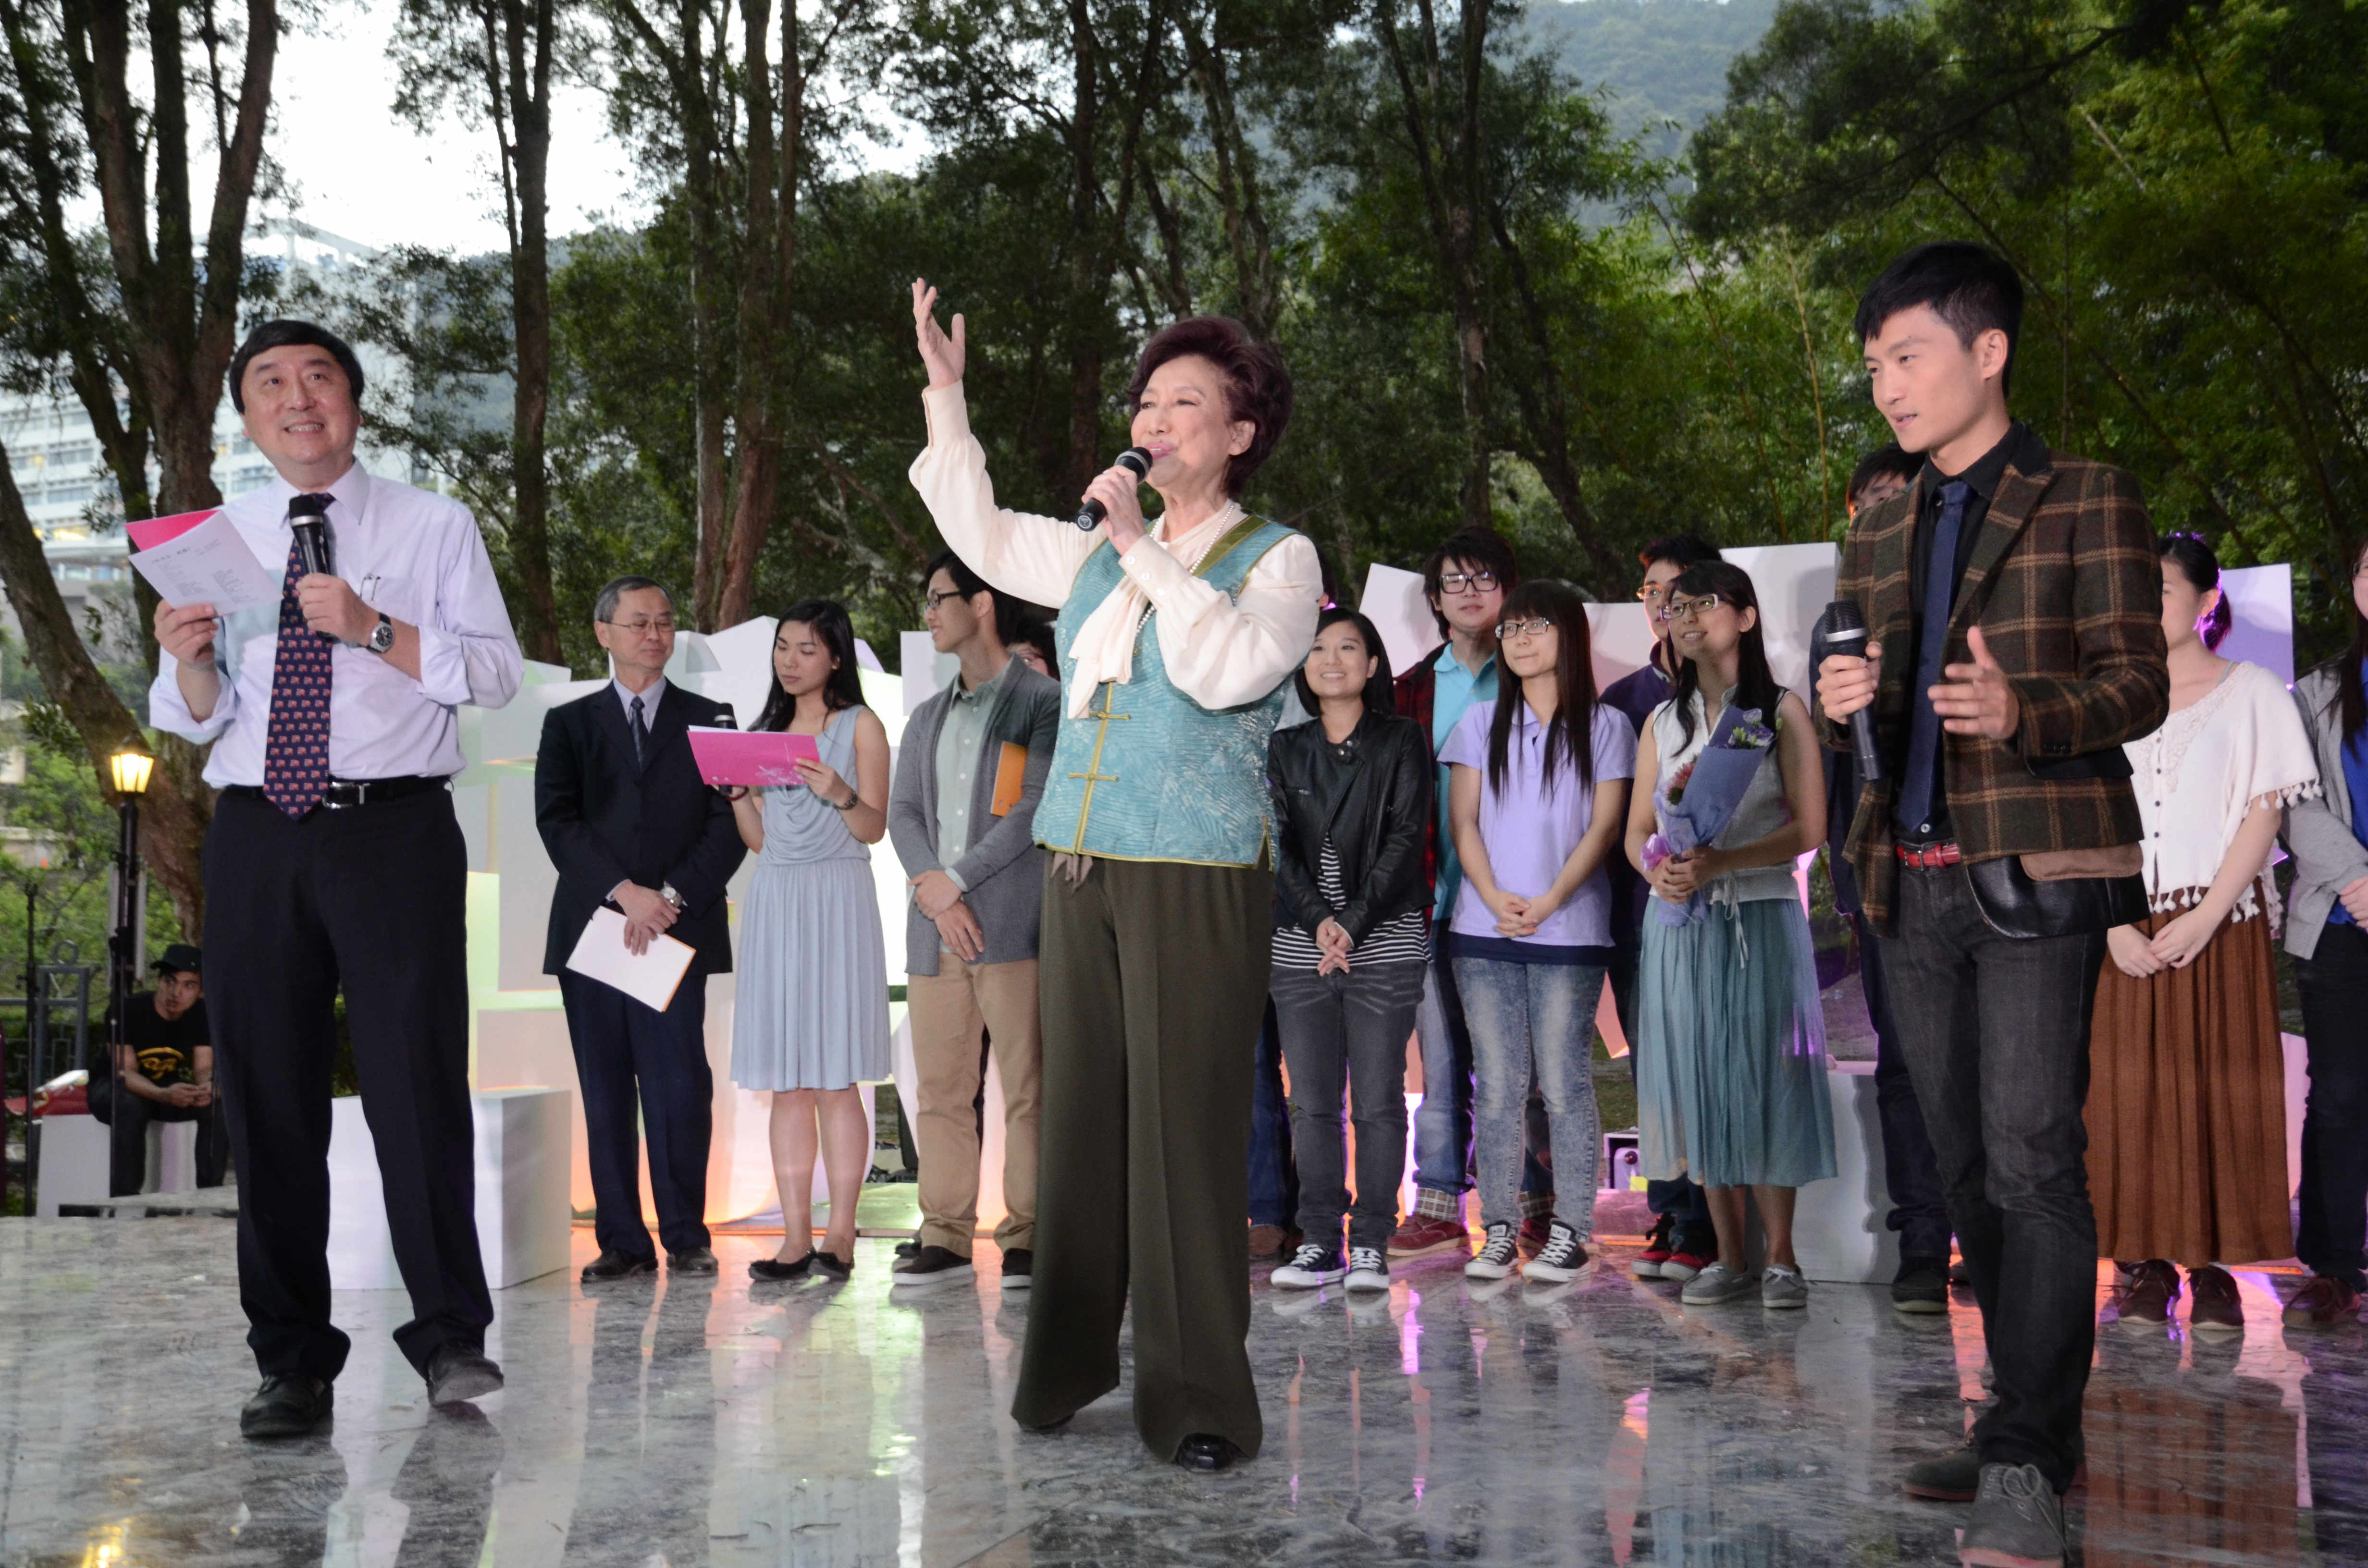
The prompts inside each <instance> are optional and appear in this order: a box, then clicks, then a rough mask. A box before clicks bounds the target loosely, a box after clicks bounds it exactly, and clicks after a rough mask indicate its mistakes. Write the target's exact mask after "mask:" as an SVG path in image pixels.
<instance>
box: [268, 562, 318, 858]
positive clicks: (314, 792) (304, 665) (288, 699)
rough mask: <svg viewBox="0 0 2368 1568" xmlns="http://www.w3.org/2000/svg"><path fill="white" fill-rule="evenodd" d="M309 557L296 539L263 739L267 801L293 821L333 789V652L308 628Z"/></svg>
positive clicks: (283, 588)
mask: <svg viewBox="0 0 2368 1568" xmlns="http://www.w3.org/2000/svg"><path fill="white" fill-rule="evenodd" d="M303 575H304V558H303V557H302V555H300V554H299V553H298V552H297V550H296V545H295V543H294V541H293V540H290V543H289V546H288V576H287V579H286V581H285V582H283V583H282V584H281V585H280V588H279V652H278V653H276V654H275V655H273V658H272V661H271V722H269V724H268V725H267V726H265V729H264V738H263V798H264V799H265V800H267V801H270V802H271V803H272V804H273V805H275V806H278V807H279V809H280V810H281V811H283V812H287V813H288V814H289V815H290V816H291V817H302V815H303V814H304V813H305V812H309V811H311V810H312V809H313V807H314V806H317V805H319V804H320V803H321V797H322V795H324V793H326V792H327V790H328V787H329V649H330V647H331V646H332V644H330V643H328V642H324V641H323V640H322V639H321V638H320V637H319V636H317V635H316V634H315V633H314V632H313V629H312V628H311V627H309V626H307V625H305V624H304V611H303V608H302V607H301V606H300V605H298V604H297V602H296V582H297V579H298V578H300V577H302V576H303Z"/></svg>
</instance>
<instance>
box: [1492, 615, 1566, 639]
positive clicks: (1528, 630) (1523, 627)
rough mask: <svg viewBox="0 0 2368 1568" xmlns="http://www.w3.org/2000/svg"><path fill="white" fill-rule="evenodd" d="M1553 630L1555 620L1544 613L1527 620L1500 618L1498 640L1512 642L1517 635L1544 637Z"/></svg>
mask: <svg viewBox="0 0 2368 1568" xmlns="http://www.w3.org/2000/svg"><path fill="white" fill-rule="evenodd" d="M1553 630H1554V622H1553V621H1551V620H1549V619H1546V618H1545V617H1544V616H1542V615H1534V616H1531V618H1530V619H1527V620H1500V621H1498V622H1497V642H1511V641H1512V640H1513V639H1514V638H1516V637H1543V636H1544V635H1545V634H1546V633H1547V632H1549V631H1553Z"/></svg>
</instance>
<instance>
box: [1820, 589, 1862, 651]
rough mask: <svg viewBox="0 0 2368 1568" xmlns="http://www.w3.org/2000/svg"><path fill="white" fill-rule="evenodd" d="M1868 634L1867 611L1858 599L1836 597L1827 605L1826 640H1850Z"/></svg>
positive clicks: (1855, 639)
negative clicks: (1860, 605) (1859, 603)
mask: <svg viewBox="0 0 2368 1568" xmlns="http://www.w3.org/2000/svg"><path fill="white" fill-rule="evenodd" d="M1865 636H1866V612H1865V611H1864V610H1862V609H1861V608H1858V601H1857V600H1856V599H1836V600H1835V601H1834V602H1833V603H1832V604H1830V605H1827V607H1826V641H1827V642H1853V641H1858V640H1862V639H1863V638H1864V637H1865Z"/></svg>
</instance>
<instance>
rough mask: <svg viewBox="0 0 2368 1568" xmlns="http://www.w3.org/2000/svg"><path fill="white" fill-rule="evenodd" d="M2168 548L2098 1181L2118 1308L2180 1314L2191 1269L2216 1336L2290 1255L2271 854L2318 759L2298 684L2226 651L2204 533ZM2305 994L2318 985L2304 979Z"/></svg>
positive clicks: (2097, 1146)
mask: <svg viewBox="0 0 2368 1568" xmlns="http://www.w3.org/2000/svg"><path fill="white" fill-rule="evenodd" d="M2156 552H2157V554H2158V555H2160V556H2161V558H2162V634H2163V641H2164V643H2165V645H2166V646H2167V647H2168V649H2169V665H2170V716H2169V718H2167V719H2165V720H2164V721H2163V722H2162V728H2160V729H2158V730H2157V731H2156V732H2155V733H2152V734H2150V735H2148V736H2146V738H2145V739H2144V740H2137V741H2131V742H2129V743H2127V744H2125V745H2124V746H2123V748H2122V749H2123V751H2125V752H2126V753H2128V755H2129V759H2130V765H2131V767H2132V769H2133V777H2132V779H2131V782H2132V783H2133V784H2135V786H2136V789H2137V798H2138V820H2139V821H2140V822H2141V823H2142V824H2144V825H2145V828H2146V836H2145V837H2144V838H2143V839H2142V840H2141V841H2140V842H2141V844H2142V845H2143V846H2144V848H2145V851H2146V862H2145V865H2146V893H2147V904H2148V908H2149V910H2150V912H2151V913H2150V914H2149V915H2147V917H2146V920H2145V921H2144V922H2143V923H2142V924H2139V925H2134V926H2114V927H2113V928H2112V930H2110V931H2108V932H2106V933H2105V944H2106V946H2105V951H2106V955H2107V956H2108V957H2110V958H2111V959H2112V962H2111V963H2109V964H2107V965H2105V966H2104V969H2103V972H2102V973H2101V974H2100V975H2099V977H2098V980H2097V999H2096V1005H2095V1007H2094V1009H2093V1010H2092V1012H2091V1013H2090V1015H2089V1100H2088V1108H2087V1111H2086V1120H2087V1123H2088V1130H2089V1194H2090V1196H2091V1199H2092V1200H2093V1201H2094V1202H2095V1204H2096V1208H2097V1248H2098V1252H2099V1255H2100V1256H2104V1257H2110V1258H2114V1259H2117V1260H2119V1268H2118V1271H2117V1275H2116V1278H2115V1280H2114V1288H2113V1295H2112V1302H2111V1304H2110V1305H2109V1306H2108V1307H2107V1309H2106V1312H2107V1314H2108V1315H2107V1319H2106V1321H2108V1322H2118V1323H2124V1324H2136V1325H2140V1326H2144V1325H2148V1324H2151V1325H2152V1326H2154V1327H2155V1328H2157V1329H2159V1328H2161V1327H2163V1326H2164V1324H2167V1323H2168V1322H2169V1319H2170V1317H2171V1316H2172V1307H2173V1303H2174V1302H2176V1301H2177V1300H2178V1299H2179V1294H2180V1278H2179V1269H2180V1266H2182V1265H2183V1266H2184V1267H2186V1269H2187V1283H2188V1286H2189V1288H2190V1290H2191V1291H2192V1296H2191V1300H2190V1305H2189V1309H2188V1311H2189V1321H2190V1324H2191V1325H2192V1328H2193V1329H2194V1330H2195V1331H2196V1332H2198V1333H2201V1334H2206V1335H2210V1334H2232V1335H2233V1334H2242V1333H2244V1331H2245V1309H2244V1304H2243V1302H2242V1301H2241V1300H2240V1299H2239V1298H2238V1296H2237V1281H2236V1279H2235V1278H2233V1277H2231V1276H2230V1274H2229V1273H2228V1271H2227V1270H2226V1268H2224V1267H2220V1265H2221V1264H2222V1263H2223V1262H2227V1263H2245V1262H2251V1261H2254V1260H2257V1259H2260V1258H2265V1257H2283V1256H2286V1254H2287V1253H2288V1252H2289V1251H2290V1250H2291V1249H2292V1247H2293V1245H2294V1240H2293V1227H2292V1222H2291V1221H2290V1220H2289V1218H2288V1215H2287V1210H2286V1119H2285V1051H2284V1046H2283V1043H2282V1042H2281V1040H2280V1038H2279V1033H2278V983H2277V973H2276V971H2275V969H2274V967H2273V966H2272V964H2271V957H2270V920H2269V916H2270V912H2271V909H2272V908H2273V907H2274V906H2275V904H2276V902H2277V891H2276V889H2275V887H2274V886H2273V885H2272V884H2271V881H2270V851H2271V849H2272V848H2273V847H2274V846H2275V845H2276V843H2277V835H2278V826H2279V824H2280V823H2281V822H2282V821H2283V818H2284V815H2285V809H2286V808H2287V807H2288V806H2290V805H2293V804H2294V803H2296V802H2297V801H2305V800H2311V799H2315V798H2316V797H2317V794H2318V790H2319V778H2318V764H2317V760H2316V759H2315V758H2314V757H2313V756H2312V755H2311V744H2310V737H2309V735H2308V734H2307V733H2305V730H2304V728H2303V722H2302V716H2301V715H2300V714H2299V713H2297V712H2296V711H2295V710H2294V698H2293V697H2292V696H2290V695H2289V694H2288V693H2287V691H2286V688H2285V683H2284V682H2283V681H2282V680H2280V679H2278V677H2277V676H2273V675H2271V673H2270V672H2269V671H2267V670H2265V669H2263V668H2261V667H2260V665H2248V664H2246V663H2244V662H2242V661H2241V660H2232V659H2224V658H2222V657H2221V656H2220V655H2219V653H2217V652H2216V650H2217V649H2218V647H2219V645H2220V641H2221V639H2222V638H2224V637H2226V635H2227V634H2228V628H2229V626H2230V625H2231V624H2232V620H2233V618H2232V616H2231V615H2230V612H2229V609H2228V601H2227V598H2226V596H2225V595H2224V594H2222V592H2221V590H2220V562H2219V558H2218V557H2217V556H2215V555H2214V554H2213V552H2212V547H2211V546H2210V545H2208V544H2206V543H2204V542H2203V540H2202V539H2201V538H2200V537H2198V536H2197V535H2194V534H2172V535H2170V536H2169V538H2168V539H2165V540H2161V541H2160V542H2159V543H2158V544H2157V547H2156ZM2305 995H2307V993H2305Z"/></svg>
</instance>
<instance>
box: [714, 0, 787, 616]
mask: <svg viewBox="0 0 2368 1568" xmlns="http://www.w3.org/2000/svg"><path fill="white" fill-rule="evenodd" d="M781 4H782V6H784V7H785V8H786V9H787V10H788V12H789V14H790V16H791V17H795V15H796V12H797V5H798V0H781ZM740 18H741V28H742V34H743V40H742V50H743V55H742V59H741V77H742V81H743V84H744V85H743V88H742V92H743V96H744V97H745V98H746V103H747V109H748V139H747V151H746V163H747V181H746V199H745V206H746V220H745V226H744V228H743V229H742V231H741V236H740V306H739V312H738V318H739V319H738V324H739V335H740V354H739V364H738V367H737V370H738V386H737V389H736V395H735V398H734V403H735V409H734V424H735V426H737V435H738V437H739V443H740V452H739V457H740V460H739V466H738V472H737V473H736V474H735V476H734V485H733V501H732V534H731V541H730V543H729V545H728V546H727V547H726V550H725V553H724V557H723V585H722V586H721V588H720V589H719V590H718V593H717V597H716V621H717V623H718V624H719V625H722V626H737V625H738V624H739V623H740V622H742V621H744V620H746V619H748V616H749V611H750V609H751V608H752V606H753V604H754V600H755V595H756V584H757V557H758V556H759V555H761V554H762V553H763V552H764V549H765V536H766V534H767V533H768V531H769V530H770V528H771V525H772V520H773V508H774V506H776V504H777V503H778V502H779V499H780V477H781V439H780V432H779V431H778V430H776V429H775V428H774V425H773V397H774V378H775V375H776V372H777V367H778V363H779V356H778V353H777V349H778V347H779V343H778V339H779V330H778V325H779V321H780V317H779V314H778V309H779V298H778V297H779V295H780V291H781V282H780V254H779V252H780V223H781V219H782V215H781V210H780V196H779V190H778V185H777V182H778V179H779V177H780V169H779V161H780V157H781V149H780V142H778V141H777V140H776V137H777V135H778V130H777V127H776V125H775V123H774V109H773V73H772V66H771V62H770V55H771V52H772V49H771V38H770V31H771V19H772V8H771V6H770V5H769V4H768V0H740ZM784 30H785V31H787V32H790V34H791V36H792V37H794V36H795V35H794V23H793V22H785V24H784ZM797 66H798V62H797V61H796V60H795V59H793V58H792V59H785V60H783V61H782V62H781V69H782V74H783V76H784V78H785V80H788V81H792V82H793V81H794V79H795V77H796V74H797ZM791 90H794V88H792V89H791Z"/></svg>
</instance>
